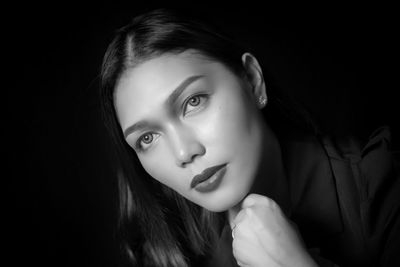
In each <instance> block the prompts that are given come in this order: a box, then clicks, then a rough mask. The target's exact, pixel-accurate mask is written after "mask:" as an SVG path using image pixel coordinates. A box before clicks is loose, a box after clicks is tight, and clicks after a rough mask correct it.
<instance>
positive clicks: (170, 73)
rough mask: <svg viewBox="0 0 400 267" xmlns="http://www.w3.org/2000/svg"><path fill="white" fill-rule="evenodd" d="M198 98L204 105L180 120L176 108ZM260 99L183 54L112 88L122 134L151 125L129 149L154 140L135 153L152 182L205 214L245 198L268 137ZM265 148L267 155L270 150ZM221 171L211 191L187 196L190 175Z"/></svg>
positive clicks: (219, 68) (213, 65) (220, 68)
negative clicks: (144, 123) (135, 126)
mask: <svg viewBox="0 0 400 267" xmlns="http://www.w3.org/2000/svg"><path fill="white" fill-rule="evenodd" d="M198 75H202V76H203V77H202V78H199V79H197V80H196V81H194V82H192V83H191V84H190V85H189V86H187V87H186V90H185V91H184V92H183V93H182V95H181V97H180V98H179V99H178V101H177V102H176V103H175V104H173V105H165V103H166V99H167V98H168V96H169V95H170V94H171V93H172V92H173V91H174V89H175V88H177V87H178V85H179V84H181V83H182V81H184V80H185V79H187V78H188V77H191V76H198ZM195 94H206V95H207V97H203V98H202V99H201V101H200V104H199V105H198V106H191V105H190V104H187V105H186V112H184V111H183V108H182V107H181V106H182V105H183V103H185V101H187V100H188V99H190V97H191V96H192V95H195ZM260 94H265V90H264V91H262V90H259V91H258V92H257V95H252V92H251V89H250V84H249V83H248V82H244V81H243V80H242V79H240V78H238V77H237V76H236V75H235V74H233V73H232V72H231V71H230V70H229V69H228V68H226V67H225V66H224V65H222V64H221V63H218V62H216V61H212V60H209V59H207V58H205V57H203V56H200V55H198V54H195V53H193V52H190V51H187V52H185V53H182V54H179V55H163V56H160V57H157V58H154V59H151V60H148V61H146V62H144V63H142V64H140V65H139V66H137V67H135V68H134V69H131V70H128V71H126V72H125V74H124V75H123V76H122V78H121V79H120V81H119V83H118V86H117V88H116V93H115V106H116V111H117V116H118V119H119V122H120V124H121V127H122V129H123V130H126V129H127V128H128V127H129V126H131V125H132V124H134V123H136V122H138V121H142V120H146V121H149V122H151V123H152V125H151V126H150V127H146V128H145V129H142V130H140V131H137V132H134V133H131V134H130V135H129V136H127V137H126V141H127V142H128V144H130V145H131V146H132V147H135V143H136V142H137V141H138V139H139V138H140V137H141V136H143V134H146V133H150V134H151V136H152V138H153V141H152V143H151V144H145V143H143V142H142V144H143V145H144V146H145V147H146V150H144V151H139V150H136V152H137V155H138V158H139V160H140V162H141V164H142V165H143V167H144V169H145V170H146V171H147V172H148V173H149V174H150V175H151V176H152V177H153V178H155V179H157V180H158V181H160V182H161V183H163V184H165V185H166V186H168V187H170V188H172V189H174V190H175V191H177V192H178V193H179V194H181V195H182V196H184V197H185V198H187V199H188V200H190V201H192V202H194V203H196V204H198V205H200V206H202V207H204V208H206V209H208V210H211V211H226V210H228V209H229V208H231V207H233V206H234V205H236V204H238V203H239V202H240V201H241V200H242V199H243V198H244V197H245V196H246V195H247V194H248V192H249V191H250V188H251V186H252V184H253V183H254V179H255V177H256V174H257V172H258V169H259V165H260V162H261V157H262V150H263V146H262V143H263V141H264V139H265V136H268V135H269V132H267V130H266V129H265V123H263V120H262V118H261V117H260V115H259V112H258V109H259V107H258V106H257V100H256V99H258V98H257V97H258V96H259V95H260ZM192 101H193V100H192ZM197 101H198V100H197ZM270 135H271V134H270ZM145 138H147V139H149V138H150V137H149V136H147V137H145ZM270 140H271V143H270V144H265V145H264V147H266V149H268V146H273V145H274V143H275V140H274V139H273V138H271V139H270ZM224 163H226V164H227V170H226V173H225V176H224V178H223V180H222V182H221V184H220V185H219V187H218V188H217V189H216V190H214V191H212V192H207V193H201V192H198V191H196V190H193V189H192V188H190V183H191V180H192V178H193V177H194V176H195V175H197V174H199V173H201V172H202V171H203V170H204V169H206V168H209V167H212V166H215V165H219V164H224ZM244 177H245V178H244Z"/></svg>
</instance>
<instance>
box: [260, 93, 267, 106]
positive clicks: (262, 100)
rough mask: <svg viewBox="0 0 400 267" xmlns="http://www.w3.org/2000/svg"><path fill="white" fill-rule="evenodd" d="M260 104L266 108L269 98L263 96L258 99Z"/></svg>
mask: <svg viewBox="0 0 400 267" xmlns="http://www.w3.org/2000/svg"><path fill="white" fill-rule="evenodd" d="M258 102H259V103H260V106H261V107H264V106H265V105H266V104H267V98H266V97H264V96H262V95H261V96H260V97H259V99H258Z"/></svg>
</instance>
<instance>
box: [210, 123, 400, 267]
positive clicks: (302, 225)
mask: <svg viewBox="0 0 400 267" xmlns="http://www.w3.org/2000/svg"><path fill="white" fill-rule="evenodd" d="M390 143H391V133H390V129H389V128H388V127H382V128H379V129H377V130H376V131H375V132H374V133H373V134H372V135H371V137H370V138H369V140H368V142H367V143H366V144H360V143H358V142H357V141H356V140H355V139H352V138H346V139H342V140H337V139H336V140H335V139H332V138H328V137H323V138H316V137H312V136H306V135H291V136H287V137H284V140H283V139H281V148H282V156H283V160H284V163H285V168H286V170H287V173H286V175H287V177H286V179H288V182H289V190H290V198H291V204H292V210H291V215H290V219H291V220H292V221H294V222H295V223H296V225H297V227H298V229H299V231H300V234H301V236H302V238H303V239H304V242H305V244H306V246H307V248H308V249H309V252H310V254H311V256H312V257H313V258H314V259H315V261H316V262H317V263H318V264H319V265H320V266H342V267H345V266H400V262H399V259H400V217H399V211H400V210H399V207H400V178H399V173H400V172H399V162H400V161H399V153H398V152H395V151H392V150H391V147H390ZM230 235H231V232H230V228H229V225H226V227H225V229H224V230H223V232H222V235H221V240H220V242H219V244H218V247H217V248H216V250H215V253H214V256H213V258H212V259H211V260H210V261H209V263H208V265H207V266H224V267H229V266H237V265H236V262H235V259H234V258H233V255H232V252H231V250H232V245H231V244H232V238H231V236H230ZM205 266H206V265H205Z"/></svg>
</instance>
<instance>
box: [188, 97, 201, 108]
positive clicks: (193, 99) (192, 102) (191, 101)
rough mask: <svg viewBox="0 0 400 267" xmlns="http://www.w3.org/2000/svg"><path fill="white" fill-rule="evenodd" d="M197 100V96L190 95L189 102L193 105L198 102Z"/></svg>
mask: <svg viewBox="0 0 400 267" xmlns="http://www.w3.org/2000/svg"><path fill="white" fill-rule="evenodd" d="M198 100H199V98H198V97H197V96H196V97H192V98H191V99H190V103H191V104H192V105H194V106H195V105H197V104H198Z"/></svg>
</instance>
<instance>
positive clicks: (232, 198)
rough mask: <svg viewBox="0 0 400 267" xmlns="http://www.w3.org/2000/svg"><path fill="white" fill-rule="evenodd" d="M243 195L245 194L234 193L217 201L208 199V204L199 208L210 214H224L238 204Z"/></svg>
mask: <svg viewBox="0 0 400 267" xmlns="http://www.w3.org/2000/svg"><path fill="white" fill-rule="evenodd" d="M245 195H246V194H242V193H239V192H235V193H233V194H231V195H225V196H223V197H221V198H217V199H215V198H209V202H207V203H203V204H204V205H201V206H202V207H203V208H205V209H207V210H209V211H212V212H225V211H228V210H229V209H231V208H233V207H235V206H236V205H237V204H239V203H240V201H242V199H243V198H244V197H245Z"/></svg>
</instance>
